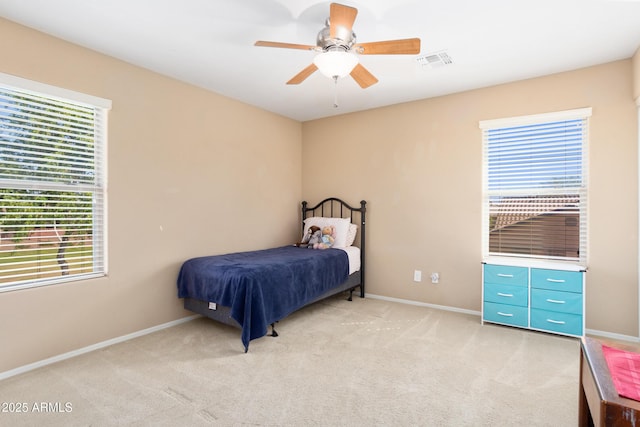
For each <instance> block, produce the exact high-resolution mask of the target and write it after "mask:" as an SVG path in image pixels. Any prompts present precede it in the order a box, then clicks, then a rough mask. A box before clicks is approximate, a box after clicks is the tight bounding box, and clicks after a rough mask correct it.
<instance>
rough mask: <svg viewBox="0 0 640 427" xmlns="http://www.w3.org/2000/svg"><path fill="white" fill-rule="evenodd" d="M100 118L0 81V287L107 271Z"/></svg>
mask: <svg viewBox="0 0 640 427" xmlns="http://www.w3.org/2000/svg"><path fill="white" fill-rule="evenodd" d="M38 86H39V87H42V85H38ZM106 104H107V105H110V104H109V103H106ZM106 115H107V108H105V107H104V105H102V106H96V105H90V104H87V103H83V102H78V101H72V100H67V99H62V98H60V97H58V96H50V95H46V94H42V93H37V92H34V91H32V90H28V89H27V90H22V89H21V88H17V87H15V86H12V85H11V86H10V85H5V84H2V83H1V82H0V291H1V290H10V289H17V288H21V287H28V286H34V285H42V284H50V283H56V282H60V281H66V280H72V279H73V280H75V279H80V278H87V277H93V276H99V275H104V274H105V272H106V260H105V253H106V252H105V196H106V185H105V163H106V162H105V157H104V156H105V144H106Z"/></svg>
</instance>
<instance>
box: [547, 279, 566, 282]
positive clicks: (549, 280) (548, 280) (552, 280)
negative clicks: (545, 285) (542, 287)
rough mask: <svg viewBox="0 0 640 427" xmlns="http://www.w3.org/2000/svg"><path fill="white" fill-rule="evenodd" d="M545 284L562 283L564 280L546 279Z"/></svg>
mask: <svg viewBox="0 0 640 427" xmlns="http://www.w3.org/2000/svg"><path fill="white" fill-rule="evenodd" d="M547 282H552V283H564V282H565V280H564V279H547Z"/></svg>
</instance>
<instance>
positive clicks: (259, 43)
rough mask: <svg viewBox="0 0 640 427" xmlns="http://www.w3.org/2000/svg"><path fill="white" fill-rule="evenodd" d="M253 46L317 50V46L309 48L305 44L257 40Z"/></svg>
mask: <svg viewBox="0 0 640 427" xmlns="http://www.w3.org/2000/svg"><path fill="white" fill-rule="evenodd" d="M254 46H263V47H281V48H284V49H302V50H317V48H318V47H317V46H311V45H307V44H295V43H280V42H268V41H264V40H258V41H257V42H255V44H254Z"/></svg>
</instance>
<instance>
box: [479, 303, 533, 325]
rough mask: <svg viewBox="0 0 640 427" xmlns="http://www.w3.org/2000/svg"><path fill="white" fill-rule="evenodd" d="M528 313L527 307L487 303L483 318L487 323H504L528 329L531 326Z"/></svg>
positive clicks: (484, 307)
mask: <svg viewBox="0 0 640 427" xmlns="http://www.w3.org/2000/svg"><path fill="white" fill-rule="evenodd" d="M528 311H529V310H528V308H527V307H520V306H516V305H509V304H497V303H493V302H485V303H484V306H483V311H482V318H483V320H485V321H487V322H494V323H504V324H506V325H513V326H522V327H525V328H526V327H527V326H528V324H529V315H528Z"/></svg>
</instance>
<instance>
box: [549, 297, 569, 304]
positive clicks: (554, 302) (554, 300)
mask: <svg viewBox="0 0 640 427" xmlns="http://www.w3.org/2000/svg"><path fill="white" fill-rule="evenodd" d="M547 302H550V303H552V304H566V303H567V302H566V301H560V300H557V299H551V298H547Z"/></svg>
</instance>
